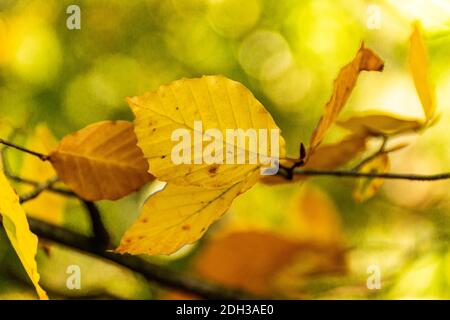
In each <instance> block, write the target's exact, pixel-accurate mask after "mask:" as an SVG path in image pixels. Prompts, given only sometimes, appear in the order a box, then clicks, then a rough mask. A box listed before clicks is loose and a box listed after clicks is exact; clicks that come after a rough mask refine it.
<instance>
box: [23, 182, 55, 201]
mask: <svg viewBox="0 0 450 320" xmlns="http://www.w3.org/2000/svg"><path fill="white" fill-rule="evenodd" d="M56 181H58V177H53V178H51V179H49V180H47V181H45V182H43V183H40V184H38V185H37V186H36V187H35V188H34V190H33V191H31V192H29V193H27V194H24V195H22V196H20V203H24V202H27V201H30V200H33V199H35V198H37V197H38V196H39V195H40V194H41V193H42V192H44V191H45V190H49V189H50V187H52V186H53V184H54V183H55V182H56Z"/></svg>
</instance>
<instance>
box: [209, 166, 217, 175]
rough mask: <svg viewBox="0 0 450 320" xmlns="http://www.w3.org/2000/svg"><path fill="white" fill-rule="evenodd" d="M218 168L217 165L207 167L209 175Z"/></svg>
mask: <svg viewBox="0 0 450 320" xmlns="http://www.w3.org/2000/svg"><path fill="white" fill-rule="evenodd" d="M218 169H219V166H211V167H210V168H209V169H208V172H209V173H211V175H215V174H216V173H217V170H218Z"/></svg>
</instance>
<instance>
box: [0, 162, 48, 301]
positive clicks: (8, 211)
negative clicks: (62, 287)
mask: <svg viewBox="0 0 450 320" xmlns="http://www.w3.org/2000/svg"><path fill="white" fill-rule="evenodd" d="M0 214H1V215H2V217H3V219H2V220H3V227H4V228H5V230H6V234H7V236H8V238H9V240H10V241H11V244H12V246H13V248H14V250H15V251H16V253H17V255H18V256H19V259H20V261H21V262H22V265H23V267H24V269H25V271H26V273H27V274H28V276H29V277H30V279H31V282H32V283H33V285H34V287H35V288H36V292H37V294H38V296H39V298H40V299H47V294H46V293H45V291H44V290H43V289H42V288H41V286H40V285H39V273H38V270H37V264H36V260H35V256H36V252H37V245H38V239H37V237H36V236H35V235H34V234H33V233H32V232H31V231H30V227H29V225H28V221H27V218H26V215H25V211H24V210H23V208H22V207H21V206H20V204H19V196H18V195H17V194H16V192H15V191H14V189H13V188H12V187H11V185H10V184H9V182H8V180H7V179H6V177H5V175H4V173H3V171H0Z"/></svg>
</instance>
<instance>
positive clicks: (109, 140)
mask: <svg viewBox="0 0 450 320" xmlns="http://www.w3.org/2000/svg"><path fill="white" fill-rule="evenodd" d="M136 143H137V140H136V136H135V134H134V131H133V124H131V123H130V122H127V121H102V122H98V123H95V124H92V125H90V126H87V127H85V128H83V129H81V130H79V131H78V132H75V133H74V134H71V135H68V136H66V137H64V138H63V139H62V141H61V143H60V144H59V146H58V148H57V149H56V150H55V151H54V152H52V153H51V154H50V161H51V163H52V165H53V167H54V168H55V170H56V172H57V174H58V177H59V178H60V179H61V180H62V181H63V182H64V183H65V184H66V185H67V186H68V187H69V188H71V189H72V190H73V191H74V192H75V193H77V194H78V195H79V196H80V197H82V198H83V199H86V200H91V201H96V200H103V199H108V200H116V199H119V198H121V197H124V196H126V195H128V194H130V193H131V192H133V191H136V190H137V189H139V188H140V187H141V186H143V185H144V184H145V183H146V182H148V181H149V180H150V179H151V176H150V174H149V173H148V172H147V171H148V164H147V161H146V160H145V159H144V157H143V155H142V151H141V150H140V149H139V148H138V147H137V145H136Z"/></svg>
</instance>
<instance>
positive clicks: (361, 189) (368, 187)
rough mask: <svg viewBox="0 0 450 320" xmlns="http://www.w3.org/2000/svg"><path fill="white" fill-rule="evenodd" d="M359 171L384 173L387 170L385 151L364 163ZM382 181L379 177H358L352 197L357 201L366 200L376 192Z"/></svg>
mask: <svg viewBox="0 0 450 320" xmlns="http://www.w3.org/2000/svg"><path fill="white" fill-rule="evenodd" d="M359 171H360V172H369V173H386V172H388V171H389V156H388V155H387V153H382V154H381V155H379V156H377V157H375V158H374V159H372V160H370V161H369V162H367V163H365V164H364V165H363V166H362V167H361V168H360V170H359ZM383 183H384V179H381V178H373V179H372V178H360V179H359V180H358V181H357V182H356V187H355V190H354V191H353V197H354V198H355V200H356V201H358V202H363V201H366V200H368V199H370V198H371V197H373V196H374V195H375V194H376V193H377V192H378V190H379V189H380V188H381V187H382V185H383Z"/></svg>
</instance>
